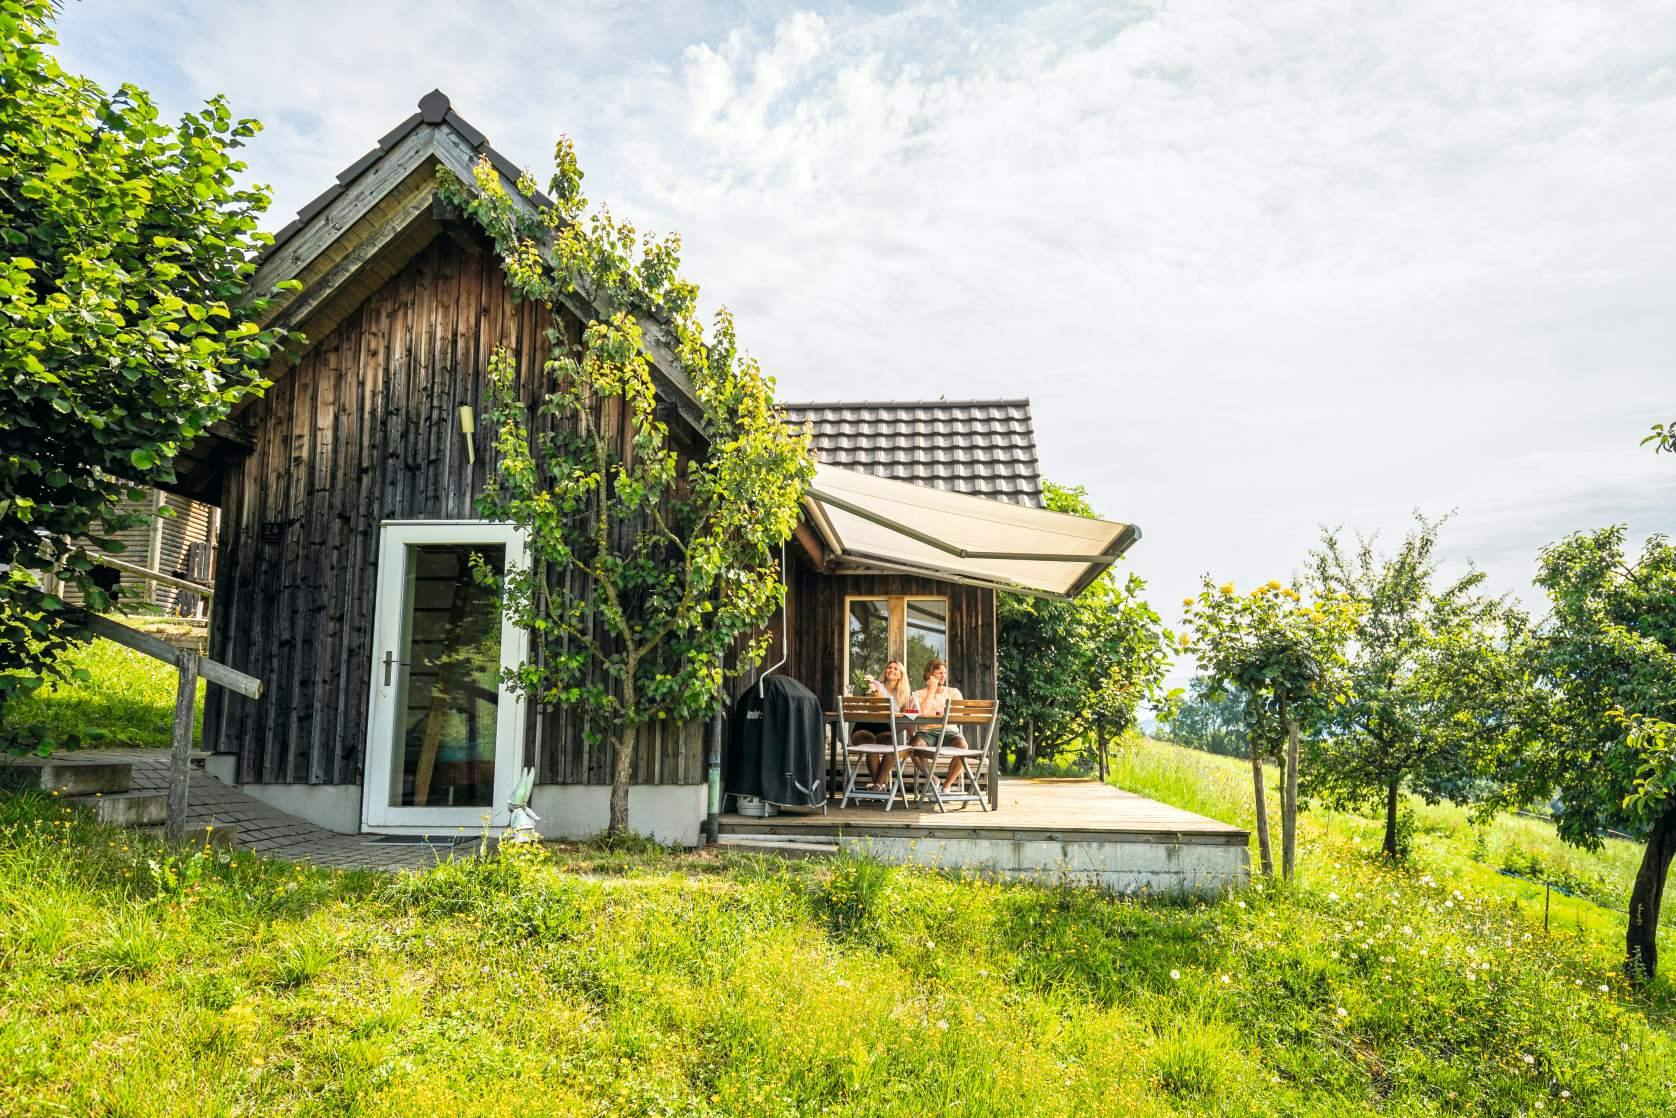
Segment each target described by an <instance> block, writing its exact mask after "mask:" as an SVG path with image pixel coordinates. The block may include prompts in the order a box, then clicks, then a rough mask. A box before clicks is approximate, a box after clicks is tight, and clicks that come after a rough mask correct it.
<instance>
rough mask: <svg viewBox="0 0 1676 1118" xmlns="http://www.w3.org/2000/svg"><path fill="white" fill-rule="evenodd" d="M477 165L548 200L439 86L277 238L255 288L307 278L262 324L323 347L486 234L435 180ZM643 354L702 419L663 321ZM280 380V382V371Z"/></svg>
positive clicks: (589, 311) (668, 390)
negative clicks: (432, 247)
mask: <svg viewBox="0 0 1676 1118" xmlns="http://www.w3.org/2000/svg"><path fill="white" fill-rule="evenodd" d="M479 159H487V160H488V161H489V163H490V165H491V166H493V167H494V168H495V170H496V171H497V172H498V173H499V174H500V177H501V179H502V180H503V185H504V186H505V187H506V190H507V193H508V195H509V196H510V197H511V198H513V199H514V201H515V202H516V203H517V204H519V205H521V206H525V207H527V208H528V209H529V210H530V211H532V212H533V211H535V210H537V209H540V208H545V207H547V206H550V205H552V202H551V201H550V200H549V199H548V198H546V197H545V196H544V195H542V194H540V193H537V194H535V195H534V196H533V197H528V198H526V197H525V196H524V195H523V194H522V193H521V192H520V191H518V189H517V187H516V183H517V180H518V177H519V174H520V171H519V169H518V166H517V164H515V163H513V162H512V160H510V159H508V158H507V157H506V156H505V155H502V154H501V153H500V152H498V151H496V150H495V149H494V147H492V146H491V145H490V143H489V140H488V137H486V136H485V135H484V134H483V133H482V132H481V131H479V130H478V129H477V128H476V127H474V126H473V125H471V124H470V123H469V122H467V121H466V120H465V119H464V118H463V117H461V116H460V114H459V113H457V112H455V111H454V109H453V107H452V106H451V104H450V103H449V100H448V96H447V94H445V93H443V92H442V91H441V90H436V89H433V90H431V92H429V93H427V94H425V96H424V97H422V98H420V99H419V111H418V112H416V113H414V114H413V115H411V116H409V117H408V118H407V119H406V120H404V121H402V122H401V123H400V124H398V125H396V127H395V128H393V129H391V130H390V131H389V132H387V133H385V134H384V136H383V137H381V138H380V139H379V141H378V145H377V146H376V147H374V148H373V149H372V150H370V151H368V152H367V153H366V154H364V155H362V156H361V157H360V158H359V159H357V160H355V161H354V162H353V163H351V164H350V165H349V166H347V167H345V168H344V169H343V171H342V172H341V173H339V175H338V177H337V181H336V182H334V183H333V184H332V185H331V186H329V187H328V188H327V189H326V190H325V191H324V192H322V193H321V194H320V195H319V196H318V197H317V198H315V199H314V200H313V201H311V202H309V204H308V205H306V206H304V207H303V208H302V209H301V210H299V211H297V217H296V219H295V220H294V221H292V222H291V223H290V224H288V225H286V226H285V228H283V229H281V230H280V231H279V232H278V233H277V234H275V237H274V243H273V244H272V245H271V246H269V248H268V250H267V251H266V252H265V253H263V255H262V257H261V260H260V261H259V263H258V265H257V269H256V274H255V275H254V276H253V277H252V278H251V281H250V285H249V287H250V290H252V291H271V290H272V289H273V287H274V286H275V285H276V284H278V283H280V282H282V281H285V280H290V279H297V280H301V281H302V284H303V289H302V290H301V291H300V292H298V293H297V294H295V295H288V296H284V297H281V298H276V299H274V300H273V301H272V302H271V303H270V305H269V306H268V308H267V310H266V312H265V313H264V316H263V321H264V324H266V325H275V326H283V327H286V328H290V329H300V330H302V331H303V332H304V333H305V334H306V335H308V337H309V338H310V339H311V341H317V340H319V339H320V338H321V337H324V336H325V335H326V334H327V333H329V332H330V331H331V330H332V328H333V327H335V326H336V325H337V324H338V323H339V322H341V321H343V319H344V318H346V317H347V316H348V315H349V314H350V313H352V312H353V311H354V309H355V308H356V307H357V306H359V305H360V304H361V302H362V301H363V300H365V299H366V298H367V296H369V295H371V294H372V293H373V292H374V291H375V290H377V289H378V287H379V286H380V285H381V284H382V283H384V281H386V280H387V279H389V278H390V277H391V276H393V275H395V274H396V272H398V271H400V269H401V268H402V267H403V266H404V265H405V264H406V263H407V262H408V261H409V260H411V259H412V258H413V257H414V256H416V255H417V254H418V253H419V252H420V251H421V250H422V249H423V248H424V247H425V246H426V245H427V244H429V243H430V242H431V241H432V240H433V239H435V238H436V237H437V236H439V235H441V234H443V233H449V234H450V235H453V236H455V237H469V236H480V234H479V233H477V232H476V231H475V228H472V229H467V228H464V227H463V226H462V224H461V221H460V219H459V215H457V214H454V213H452V212H451V211H450V210H449V209H448V207H446V206H445V205H444V204H443V203H442V202H441V200H440V199H438V198H437V197H436V173H437V168H438V167H439V166H441V167H446V168H448V169H449V170H450V171H452V172H453V173H454V174H455V175H456V176H457V177H459V178H460V179H462V180H464V181H466V182H470V181H471V179H472V173H473V169H474V168H475V166H476V165H477V162H478V160H479ZM565 302H566V304H567V305H568V306H569V308H570V310H572V311H573V312H574V313H576V314H577V315H578V316H579V317H580V318H582V320H583V321H587V320H588V319H589V318H592V317H595V316H596V315H597V314H598V313H599V312H598V311H597V310H596V309H595V308H593V307H591V306H590V305H588V304H587V303H585V302H584V301H583V300H582V298H581V297H580V296H575V295H572V296H567V297H566V298H565ZM642 325H643V326H645V327H647V329H646V331H645V343H646V348H647V351H648V352H649V353H650V354H651V356H652V364H653V368H654V370H655V371H656V373H657V374H658V377H659V381H660V384H659V388H660V390H661V391H662V393H663V394H664V397H665V398H666V399H668V400H669V401H670V402H671V403H673V404H674V405H675V407H676V409H677V410H678V411H679V412H681V413H682V414H683V415H684V416H686V417H687V418H688V419H689V421H690V420H693V419H694V418H695V417H696V415H697V406H696V403H695V402H694V400H693V392H692V386H691V385H690V384H689V383H688V381H687V378H686V376H685V374H684V373H683V372H682V371H681V367H680V365H679V363H678V362H677V361H676V360H675V355H674V350H673V348H672V347H671V346H670V345H669V344H668V342H667V341H666V340H665V338H664V334H665V331H664V330H663V329H662V328H661V324H660V323H658V322H656V321H654V320H652V319H650V318H647V317H645V316H642ZM281 375H283V373H282V371H281Z"/></svg>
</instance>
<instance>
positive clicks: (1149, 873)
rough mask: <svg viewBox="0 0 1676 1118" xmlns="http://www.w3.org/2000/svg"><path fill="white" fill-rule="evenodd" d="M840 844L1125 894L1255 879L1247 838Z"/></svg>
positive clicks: (896, 857) (1228, 885)
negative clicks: (1235, 841)
mask: <svg viewBox="0 0 1676 1118" xmlns="http://www.w3.org/2000/svg"><path fill="white" fill-rule="evenodd" d="M838 842H839V845H840V847H841V848H842V849H844V850H846V851H853V852H855V853H863V854H868V855H870V856H871V857H874V858H877V859H879V860H880V861H882V862H895V863H899V864H911V865H920V866H930V867H933V868H936V869H944V870H948V871H950V872H955V873H972V874H976V875H978V876H980V877H989V878H998V879H1006V880H1017V881H1033V882H1037V883H1039V884H1046V885H1053V884H1067V885H1083V886H1094V887H1097V888H1100V889H1105V890H1107V891H1109V892H1112V893H1120V894H1135V893H1153V894H1158V893H1187V894H1192V895H1195V896H1216V895H1220V894H1222V893H1226V892H1228V891H1229V890H1231V889H1235V888H1238V887H1240V886H1242V885H1245V884H1246V883H1247V882H1248V881H1249V880H1250V878H1251V857H1250V853H1249V852H1248V850H1247V848H1246V846H1245V845H1244V844H1243V843H1242V844H1237V845H1236V844H1233V843H1203V842H1179V841H1177V842H1171V841H1158V840H1156V839H1154V840H1151V841H1135V840H1133V839H1129V840H1127V841H1125V840H1120V839H1111V840H1099V839H1091V838H1088V837H1082V838H1079V839H1078V840H1077V841H1074V842H1062V841H1056V840H1052V839H1020V838H1003V837H996V838H953V837H951V838H941V837H931V838H926V837H920V838H907V837H904V838H891V837H881V836H878V835H866V836H848V835H844V836H840V837H839V839H838Z"/></svg>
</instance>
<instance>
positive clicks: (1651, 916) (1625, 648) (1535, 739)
mask: <svg viewBox="0 0 1676 1118" xmlns="http://www.w3.org/2000/svg"><path fill="white" fill-rule="evenodd" d="M1537 584H1538V585H1540V586H1542V587H1543V588H1544V589H1545V590H1547V592H1548V597H1549V600H1550V602H1551V604H1552V611H1551V613H1550V615H1549V617H1548V618H1547V620H1546V621H1545V622H1544V623H1543V624H1542V625H1540V626H1539V627H1538V629H1537V631H1536V634H1535V638H1534V640H1533V641H1532V643H1531V655H1532V663H1533V669H1534V671H1535V673H1536V676H1537V679H1538V681H1539V683H1541V684H1542V685H1543V688H1542V692H1541V693H1542V694H1543V695H1545V696H1546V697H1547V699H1548V703H1547V719H1546V722H1547V724H1546V726H1544V727H1541V728H1540V729H1539V730H1538V731H1536V732H1533V733H1531V734H1530V735H1529V741H1528V742H1527V744H1526V748H1525V749H1524V751H1523V752H1522V753H1521V755H1520V756H1519V757H1517V758H1516V759H1515V764H1514V765H1513V779H1514V786H1515V787H1516V788H1517V789H1518V790H1519V791H1521V792H1522V793H1523V794H1524V795H1525V796H1527V797H1529V798H1532V799H1542V800H1546V799H1548V798H1549V797H1550V796H1551V795H1553V794H1554V793H1555V792H1556V791H1557V792H1558V794H1559V801H1560V806H1559V810H1558V811H1557V812H1556V815H1555V824H1556V825H1557V827H1558V828H1559V833H1560V837H1561V838H1564V839H1565V840H1566V841H1568V842H1573V843H1576V844H1578V845H1580V846H1584V847H1590V848H1595V847H1598V846H1599V845H1600V842H1601V838H1600V836H1601V835H1602V834H1603V833H1604V832H1605V831H1606V830H1607V829H1613V830H1619V831H1627V832H1631V833H1634V834H1637V835H1642V836H1645V839H1646V848H1645V850H1644V852H1643V854H1642V858H1641V867H1640V870H1639V872H1638V873H1637V874H1636V877H1635V884H1634V885H1633V887H1632V888H1631V892H1630V898H1629V927H1628V931H1627V933H1626V936H1625V948H1626V952H1625V966H1626V969H1627V970H1628V972H1629V974H1630V975H1631V977H1632V978H1643V977H1650V976H1651V975H1652V974H1654V973H1655V972H1656V970H1657V968H1658V938H1657V935H1658V922H1659V910H1660V907H1661V905H1662V902H1663V898H1664V887H1665V883H1666V880H1667V879H1668V878H1669V876H1670V864H1671V861H1672V859H1673V858H1676V754H1673V752H1672V750H1671V748H1670V742H1671V740H1672V736H1671V724H1672V723H1676V546H1673V545H1672V544H1671V543H1670V541H1669V540H1667V539H1665V538H1664V537H1662V536H1654V537H1652V538H1651V539H1649V540H1648V541H1647V542H1646V544H1645V545H1644V546H1643V547H1642V549H1641V555H1640V557H1639V559H1635V560H1632V559H1631V558H1630V557H1629V556H1628V555H1626V547H1625V541H1624V530H1623V528H1622V527H1612V528H1603V529H1601V530H1600V531H1597V532H1584V533H1579V534H1578V535H1575V536H1571V537H1569V538H1567V539H1564V540H1561V541H1560V542H1559V543H1556V544H1553V545H1552V546H1550V547H1547V548H1545V549H1543V551H1542V557H1541V568H1540V573H1539V574H1538V576H1537Z"/></svg>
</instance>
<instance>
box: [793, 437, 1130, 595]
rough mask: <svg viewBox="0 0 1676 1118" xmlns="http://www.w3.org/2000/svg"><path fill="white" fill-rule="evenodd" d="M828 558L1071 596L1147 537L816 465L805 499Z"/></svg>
mask: <svg viewBox="0 0 1676 1118" xmlns="http://www.w3.org/2000/svg"><path fill="white" fill-rule="evenodd" d="M803 503H804V508H805V509H806V511H807V512H808V514H809V521H810V523H811V524H812V525H813V526H814V528H815V530H816V531H817V532H818V533H819V534H820V536H821V540H822V542H823V543H825V545H826V547H827V549H828V550H829V551H830V552H831V554H832V557H833V558H834V559H836V560H838V561H839V562H841V563H843V564H845V565H847V566H851V567H865V568H868V569H871V570H879V571H902V572H907V573H911V574H923V575H928V576H930V577H933V578H942V579H948V580H949V581H951V582H964V583H968V584H971V585H975V586H990V587H994V588H995V589H998V590H1012V591H1018V592H1022V593H1026V594H1036V595H1041V596H1045V597H1051V598H1074V597H1076V596H1077V595H1078V594H1079V593H1081V592H1082V590H1083V589H1084V588H1085V587H1086V586H1088V584H1089V583H1091V582H1093V581H1094V579H1095V578H1097V577H1098V576H1099V574H1100V572H1101V571H1103V570H1105V569H1106V567H1108V566H1110V565H1111V564H1112V563H1113V562H1114V561H1115V560H1116V559H1117V557H1118V556H1120V555H1122V554H1123V553H1124V552H1125V551H1127V550H1128V549H1129V548H1130V547H1131V546H1132V545H1133V544H1134V543H1135V541H1136V540H1138V539H1140V538H1141V533H1140V529H1138V528H1136V527H1135V526H1134V525H1133V524H1120V523H1117V522H1115V521H1110V520H1090V519H1088V518H1087V517H1081V516H1071V515H1069V514H1066V513H1062V512H1050V511H1048V510H1047V509H1037V508H1029V507H1027V506H1024V505H1014V504H1010V503H1008V502H1005V501H991V500H986V499H985V498H983V497H972V496H968V495H967V494H964V493H950V492H948V491H946V490H942V489H932V488H929V487H927V486H921V485H913V484H911V483H909V482H905V481H894V480H892V479H890V478H882V477H875V476H873V475H872V474H861V473H856V472H855V471H853V470H842V469H839V468H837V467H835V466H826V465H818V466H816V467H815V480H814V483H813V484H812V485H811V486H810V487H809V492H808V495H807V496H806V497H805V498H804V502H803Z"/></svg>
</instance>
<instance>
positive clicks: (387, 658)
mask: <svg viewBox="0 0 1676 1118" xmlns="http://www.w3.org/2000/svg"><path fill="white" fill-rule="evenodd" d="M398 664H399V665H400V666H402V667H404V668H405V667H407V666H408V664H407V661H406V660H398V659H396V654H395V653H394V652H389V651H386V652H385V653H384V686H386V687H388V686H390V669H391V668H393V667H395V666H397V665H398Z"/></svg>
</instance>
